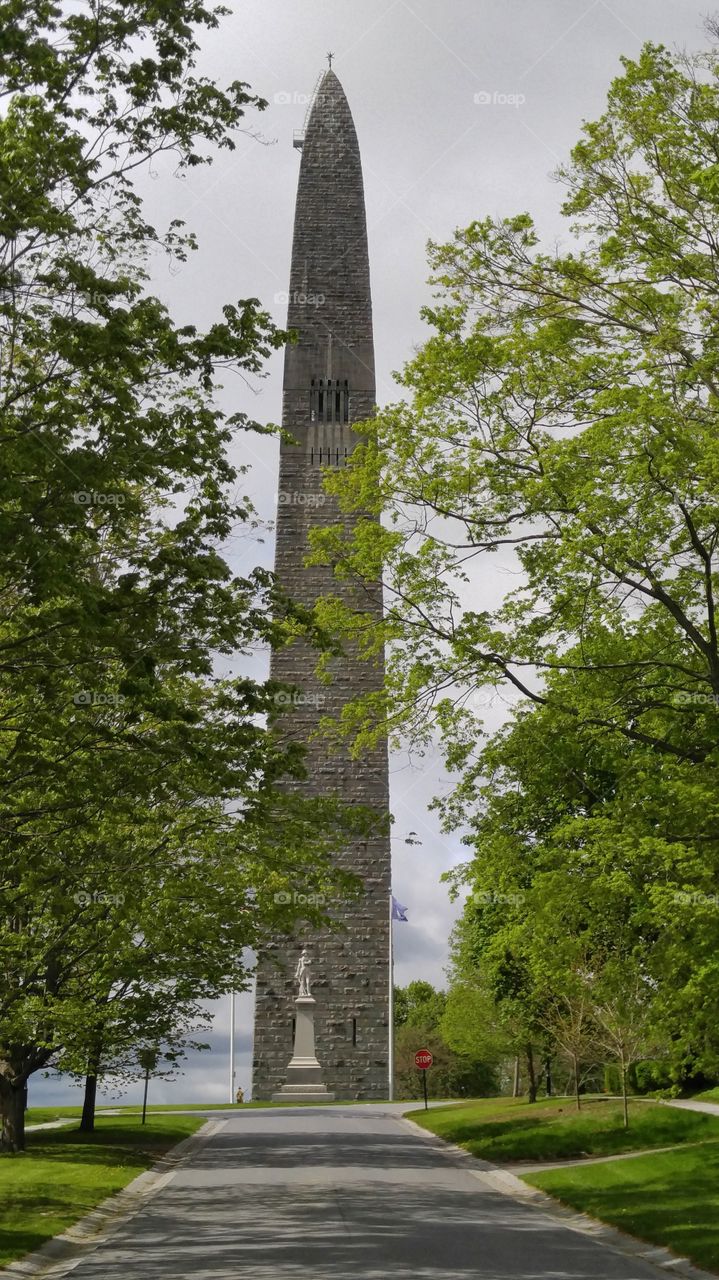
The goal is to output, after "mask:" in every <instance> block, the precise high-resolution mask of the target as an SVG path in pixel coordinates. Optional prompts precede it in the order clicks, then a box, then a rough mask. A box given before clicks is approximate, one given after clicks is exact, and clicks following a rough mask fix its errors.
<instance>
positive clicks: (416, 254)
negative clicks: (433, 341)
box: [31, 0, 715, 1104]
mask: <svg viewBox="0 0 719 1280" xmlns="http://www.w3.org/2000/svg"><path fill="white" fill-rule="evenodd" d="M227 3H229V4H230V5H231V6H232V7H233V9H234V12H233V14H232V16H231V17H229V18H226V19H225V20H224V21H223V22H222V24H221V27H220V28H219V30H218V31H217V32H214V33H210V34H209V35H207V36H203V38H202V53H201V60H200V68H201V70H202V71H203V72H204V73H205V74H208V75H211V76H212V77H213V78H215V79H216V80H218V81H220V82H223V81H224V82H227V81H229V80H233V79H240V80H243V81H246V82H247V83H249V85H251V87H252V90H253V91H254V92H256V93H258V94H260V95H261V96H262V97H264V98H266V99H267V101H268V103H269V106H268V108H267V110H266V111H265V112H264V113H263V114H262V115H261V116H258V115H257V114H256V113H252V114H250V115H249V116H248V117H247V126H248V130H249V131H250V132H248V134H247V135H244V136H240V137H239V138H238V145H237V150H236V151H235V152H234V153H228V152H220V153H219V156H218V158H217V160H216V162H215V164H214V165H213V166H212V167H211V168H209V169H201V170H194V171H192V172H191V173H190V174H189V175H183V176H178V175H177V174H176V173H175V172H173V166H172V164H171V163H169V162H164V163H162V164H158V165H157V166H156V168H155V169H154V170H153V172H152V174H151V175H149V176H148V177H147V179H146V180H145V181H144V183H143V187H142V193H143V195H144V196H145V198H146V200H147V204H148V213H149V215H150V216H151V218H154V219H155V221H156V222H157V223H158V224H161V223H162V222H163V220H165V221H166V220H168V219H169V218H177V217H179V218H184V219H185V221H186V222H187V224H188V227H189V228H190V229H192V230H193V231H195V232H196V234H197V237H198V240H199V246H200V248H199V251H198V252H197V253H196V254H194V255H192V258H191V260H190V261H189V262H187V263H186V264H183V265H181V267H180V269H179V270H177V269H176V267H174V266H173V267H172V269H171V270H168V268H167V265H166V263H165V262H164V260H163V261H161V262H158V264H157V273H156V275H155V278H154V280H153V288H154V290H155V292H157V293H158V294H159V295H160V296H161V297H162V298H163V299H164V300H165V301H166V302H167V303H168V305H169V306H170V307H171V309H172V311H173V313H174V314H175V315H176V317H177V319H178V321H181V322H187V321H192V322H193V323H196V324H198V325H205V324H209V323H211V322H212V321H213V320H215V319H216V318H217V316H218V313H219V308H220V306H221V305H222V303H223V302H227V301H236V300H237V299H238V298H247V297H257V298H259V299H261V301H262V303H263V305H265V306H266V307H267V308H268V310H270V312H271V313H272V315H273V317H274V318H275V319H276V321H277V323H278V324H280V325H282V324H283V323H284V322H285V318H286V306H285V301H286V290H287V288H288V279H289V265H290V250H291V241H292V220H293V215H294V201H295V190H296V185H297V174H298V169H299V155H300V153H299V152H298V151H295V150H294V149H293V147H292V137H293V131H294V130H296V129H300V128H301V127H302V124H303V120H304V116H305V112H306V108H307V103H308V101H309V97H310V95H311V93H312V90H313V87H314V85H315V83H316V80H317V78H318V76H319V75H320V74H321V73H322V71H323V69H324V68H325V67H326V65H327V62H326V53H327V51H330V50H331V51H332V52H333V53H334V59H333V66H334V69H335V71H336V72H337V74H338V76H339V78H340V80H341V81H342V84H343V86H344V89H345V92H346V94H347V97H348V100H349V103H350V107H351V109H352V113H353V115H354V120H355V124H356V127H357V133H358V136H359V143H360V149H361V152H362V164H363V169H364V180H365V196H366V202H367V219H368V230H369V250H370V265H371V272H372V291H373V303H374V333H375V347H376V363H377V397H378V401H379V403H380V404H386V403H387V402H388V401H391V400H393V399H398V398H399V394H398V390H397V388H396V386H395V385H394V384H393V381H392V371H393V370H396V369H399V368H401V366H402V365H403V363H404V362H405V361H406V360H407V359H408V358H409V357H410V356H411V354H412V350H413V347H414V346H416V344H417V343H419V342H421V341H422V340H423V337H424V336H425V335H426V330H425V327H424V325H423V323H422V321H421V320H420V318H419V310H420V307H421V306H422V304H423V303H424V302H426V301H427V299H428V297H429V291H428V289H427V287H426V284H425V279H426V274H427V272H426V253H425V249H426V243H427V240H428V239H434V240H438V241H443V240H447V239H449V238H450V237H451V235H452V232H453V230H454V228H456V227H460V226H465V225H466V224H467V223H469V222H470V221H472V220H473V219H475V218H481V217H484V216H486V215H488V214H491V215H498V216H505V215H510V214H513V213H517V212H519V211H522V210H529V211H530V212H531V213H532V215H533V217H534V219H535V221H536V223H537V225H538V227H539V229H540V232H541V234H542V236H543V237H544V238H545V241H546V242H547V243H554V242H555V241H559V240H562V239H566V237H567V229H566V224H565V222H564V220H563V219H562V217H561V216H560V213H559V206H560V203H561V199H562V189H561V187H560V186H558V185H557V183H556V182H555V181H554V180H553V178H552V176H551V175H552V171H553V170H554V168H555V167H556V166H557V165H558V164H559V163H560V162H561V161H563V160H565V159H566V158H567V156H568V153H569V151H570V148H571V147H572V145H573V144H574V143H575V142H576V141H577V139H578V137H579V132H580V128H581V124H582V121H583V120H591V119H594V118H596V117H597V116H598V115H599V114H600V113H601V111H602V108H603V104H604V102H605V98H606V91H607V88H608V85H609V83H610V81H611V80H612V79H613V78H614V76H615V75H617V74H618V73H619V72H620V71H621V67H620V62H619V59H620V57H621V56H622V55H626V56H629V57H633V56H635V55H636V54H637V53H638V52H639V50H640V48H641V46H642V44H643V43H644V42H645V41H646V40H652V41H655V42H657V43H663V44H666V45H668V46H669V47H671V48H680V47H681V48H684V47H686V48H697V47H699V46H701V45H703V44H704V43H705V36H704V32H703V26H702V23H703V17H704V15H705V14H706V13H707V12H712V11H713V9H714V7H715V6H714V5H713V4H712V0H612V3H611V4H608V3H606V0H592V2H591V3H587V2H586V0H412V2H411V3H407V0H362V3H359V2H358V0H244V2H243V3H239V2H237V0H236V2H235V3H234V4H232V0H227ZM258 133H259V134H261V139H258V138H257V137H255V136H252V135H253V134H258ZM281 366H282V357H281V354H278V355H276V356H275V357H274V358H273V360H272V361H271V363H270V365H269V367H268V376H267V378H266V379H265V380H264V381H262V382H258V383H257V384H256V385H255V386H254V387H253V388H248V387H246V386H245V385H244V383H243V381H242V380H241V379H240V378H234V379H232V380H228V382H227V384H226V387H225V391H224V400H225V403H226V404H227V406H228V408H230V409H231V410H232V411H237V410H238V409H242V410H244V411H246V412H247V413H249V414H250V415H251V416H252V417H253V418H255V419H256V420H258V421H261V422H277V421H278V418H279V413H280V405H281V386H282V367H281ZM277 460H278V446H277V442H276V441H274V440H268V439H263V440H258V439H257V438H256V437H252V438H250V439H249V440H248V441H245V442H244V443H243V444H242V446H238V450H237V461H244V462H247V463H250V464H251V465H252V473H251V475H250V477H249V478H248V480H247V484H246V486H245V488H246V491H247V492H249V493H251V495H252V497H253V498H254V501H255V503H256V505H257V507H258V509H259V511H260V514H261V515H262V516H263V517H265V518H266V519H267V520H268V521H270V520H271V519H272V517H273V513H274V505H275V495H276V490H277ZM231 558H232V561H233V565H234V566H235V567H236V568H237V569H238V570H245V569H247V568H248V567H250V566H251V565H252V564H255V563H258V562H260V563H264V564H268V565H271V564H272V558H273V546H272V537H271V534H268V536H267V538H266V541H265V542H264V544H263V545H262V546H259V547H258V546H257V544H255V543H252V542H250V541H249V540H247V539H245V538H243V539H241V540H240V541H239V543H238V545H237V546H236V547H234V548H232V551H231ZM500 572H501V570H500ZM498 586H501V583H498V582H496V581H495V582H493V581H491V580H488V581H487V583H486V590H487V592H488V593H489V592H491V594H493V595H494V594H495V592H496V590H497V588H498ZM264 663H265V659H264V658H262V659H259V658H258V663H257V668H256V669H257V671H258V672H260V673H261V672H262V671H263V670H264V665H263V664H264ZM502 714H503V707H502V704H501V702H499V701H497V702H496V704H495V705H494V706H493V707H492V708H491V711H490V722H496V723H499V721H500V719H501V718H502ZM443 785H446V783H444V782H443V779H442V776H441V773H440V768H439V762H438V761H437V759H436V758H433V757H432V756H430V757H428V758H427V759H426V760H425V761H424V762H421V761H420V762H415V763H414V764H409V763H408V762H407V761H406V760H403V759H399V760H395V761H393V762H392V765H391V790H392V809H393V812H394V815H395V819H396V821H395V827H394V831H395V836H396V838H395V840H394V842H393V887H394V892H395V895H396V897H397V898H399V900H400V901H401V902H402V903H404V904H405V905H406V906H407V907H408V913H409V923H408V924H397V925H395V947H396V952H395V954H396V974H395V976H396V980H397V981H398V982H399V983H401V984H402V985H405V984H406V983H407V982H408V981H410V980H411V979H412V978H427V979H429V980H430V981H432V982H434V983H436V984H441V983H442V982H443V969H444V965H445V963H446V954H447V937H448V934H449V931H450V928H451V924H452V920H453V919H454V916H455V914H456V908H455V907H453V906H452V905H451V904H450V903H449V900H448V897H447V892H446V888H445V887H444V886H442V885H440V884H439V883H438V882H439V877H440V875H441V873H442V872H443V871H445V870H446V869H447V868H448V867H450V866H452V865H454V864H455V863H456V862H458V861H461V860H462V858H463V855H464V854H465V853H466V851H463V850H462V846H461V843H460V835H459V834H458V835H457V836H455V837H452V838H447V837H444V836H442V835H441V834H440V833H439V832H438V829H437V823H436V821H435V820H434V819H433V817H432V815H429V814H428V813H427V802H428V799H429V797H430V796H431V795H432V794H433V793H435V792H436V791H437V790H438V789H439V788H441V787H442V786H443ZM410 830H414V831H417V832H418V833H419V835H420V838H421V839H422V842H423V843H422V845H421V846H420V847H409V846H407V845H405V844H404V843H403V839H404V837H405V835H406V834H407V832H408V831H410ZM251 1024H252V1000H251V996H250V995H245V996H242V997H240V998H239V999H238V1001H237V1027H238V1034H237V1053H238V1057H237V1082H238V1083H239V1084H241V1085H242V1086H243V1087H244V1088H245V1090H246V1091H247V1090H248V1088H249V1081H250V1056H251V1052H250V1051H251V1038H252V1026H251ZM227 1026H228V1018H227V1001H225V1002H223V1005H222V1007H221V1008H220V1009H219V1011H218V1014H217V1017H216V1020H215V1031H214V1033H213V1035H212V1037H211V1038H212V1041H213V1051H212V1053H211V1054H210V1055H207V1054H206V1055H203V1056H202V1058H201V1060H199V1061H198V1060H197V1059H193V1061H192V1063H191V1064H190V1066H189V1067H188V1069H187V1071H186V1073H185V1075H184V1077H183V1078H181V1079H180V1080H179V1081H177V1082H176V1083H174V1084H172V1085H169V1084H164V1085H163V1084H160V1083H158V1084H157V1085H156V1086H155V1087H154V1100H155V1101H175V1100H186V1101H189V1100H197V1101H225V1100H226V1098H227V1092H228V1084H227V1074H228V1048H227ZM31 1096H32V1099H33V1100H34V1102H35V1103H36V1104H38V1103H39V1102H40V1101H58V1102H59V1101H67V1100H69V1099H72V1100H75V1094H74V1093H73V1094H70V1093H68V1090H67V1087H66V1086H65V1085H64V1084H61V1083H60V1082H55V1081H51V1080H50V1081H47V1082H39V1081H38V1079H37V1077H34V1078H33V1080H32V1081H31ZM137 1096H139V1095H138V1094H137V1093H134V1092H133V1093H131V1094H129V1095H128V1097H129V1099H130V1100H134V1098H135V1097H137Z"/></svg>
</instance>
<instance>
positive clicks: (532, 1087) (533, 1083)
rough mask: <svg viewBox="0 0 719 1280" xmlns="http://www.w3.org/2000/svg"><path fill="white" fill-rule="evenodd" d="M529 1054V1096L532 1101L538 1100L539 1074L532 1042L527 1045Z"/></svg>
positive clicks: (527, 1053)
mask: <svg viewBox="0 0 719 1280" xmlns="http://www.w3.org/2000/svg"><path fill="white" fill-rule="evenodd" d="M525 1052H526V1055H527V1078H528V1081H529V1088H528V1096H529V1101H530V1102H536V1101H537V1076H536V1074H535V1071H534V1053H533V1051H532V1045H531V1043H530V1044H528V1045H527V1048H526V1050H525Z"/></svg>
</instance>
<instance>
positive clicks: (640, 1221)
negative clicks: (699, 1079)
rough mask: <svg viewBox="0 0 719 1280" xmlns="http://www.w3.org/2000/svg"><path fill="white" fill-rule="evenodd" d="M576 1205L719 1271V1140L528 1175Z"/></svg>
mask: <svg viewBox="0 0 719 1280" xmlns="http://www.w3.org/2000/svg"><path fill="white" fill-rule="evenodd" d="M525 1181H526V1182H531V1184H532V1185H533V1186H535V1187H541V1189H542V1190H543V1191H547V1192H548V1193H549V1194H550V1195H553V1196H556V1197H557V1198H558V1199H559V1200H562V1201H563V1202H564V1203H565V1204H568V1205H571V1207H572V1208H573V1209H579V1210H581V1211H583V1212H584V1213H589V1214H591V1215H592V1217H594V1218H600V1219H601V1221H602V1222H608V1223H610V1224H611V1225H612V1226H614V1227H619V1228H621V1230H622V1231H628V1232H629V1233H630V1234H631V1235H634V1236H639V1237H640V1238H641V1239H642V1240H647V1241H649V1242H650V1243H651V1244H662V1245H666V1246H667V1247H668V1248H670V1249H673V1250H674V1251H675V1252H676V1253H680V1254H682V1255H683V1256H685V1257H688V1258H691V1260H692V1262H695V1263H696V1264H697V1265H698V1266H700V1267H709V1268H711V1269H713V1270H715V1271H716V1270H719V1140H714V1141H713V1142H709V1143H707V1144H706V1145H704V1146H701V1147H692V1148H691V1149H689V1150H686V1151H665V1152H663V1153H660V1154H659V1153H658V1154H655V1155H651V1156H637V1157H636V1158H635V1159H632V1160H612V1161H610V1162H609V1163H607V1164H594V1165H586V1166H585V1167H581V1166H580V1167H578V1166H576V1165H575V1166H573V1167H572V1168H571V1169H551V1170H548V1171H547V1172H546V1173H536V1174H535V1173H532V1174H526V1175H525Z"/></svg>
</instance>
